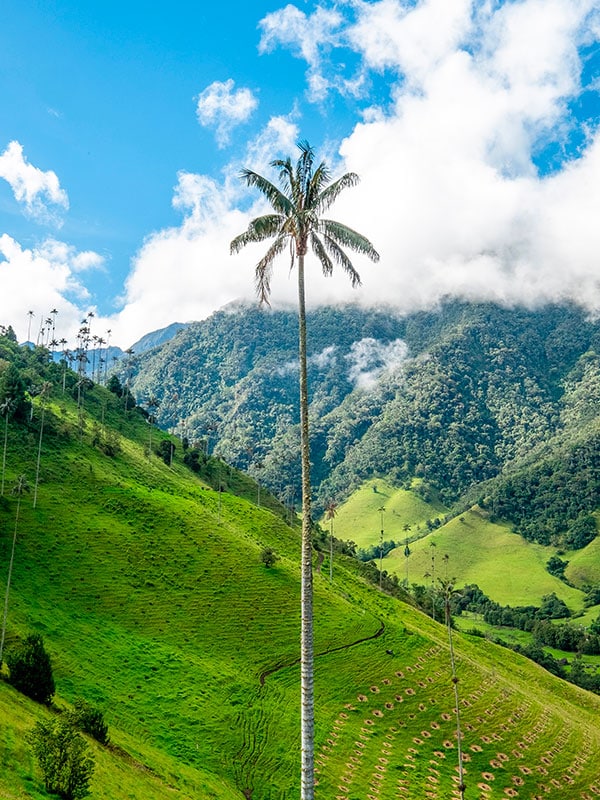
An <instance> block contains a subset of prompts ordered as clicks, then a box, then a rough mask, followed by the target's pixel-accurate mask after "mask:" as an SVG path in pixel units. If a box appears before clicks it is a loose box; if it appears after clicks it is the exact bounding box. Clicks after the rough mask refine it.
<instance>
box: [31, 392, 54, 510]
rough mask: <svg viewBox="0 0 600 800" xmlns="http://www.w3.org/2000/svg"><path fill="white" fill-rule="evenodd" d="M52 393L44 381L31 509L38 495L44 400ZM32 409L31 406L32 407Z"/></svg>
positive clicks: (35, 503) (44, 409)
mask: <svg viewBox="0 0 600 800" xmlns="http://www.w3.org/2000/svg"><path fill="white" fill-rule="evenodd" d="M51 391H52V384H51V383H50V382H49V381H44V383H43V385H42V388H41V390H40V400H41V405H42V420H41V422H40V438H39V442H38V454H37V463H36V467H35V487H34V490H33V507H34V508H35V507H36V506H37V493H38V486H39V483H40V462H41V460H42V438H43V436H44V419H45V416H46V398H47V397H48V396H49V394H50V392H51ZM32 408H33V405H32Z"/></svg>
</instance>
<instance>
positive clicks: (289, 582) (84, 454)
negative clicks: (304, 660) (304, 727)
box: [0, 348, 600, 800]
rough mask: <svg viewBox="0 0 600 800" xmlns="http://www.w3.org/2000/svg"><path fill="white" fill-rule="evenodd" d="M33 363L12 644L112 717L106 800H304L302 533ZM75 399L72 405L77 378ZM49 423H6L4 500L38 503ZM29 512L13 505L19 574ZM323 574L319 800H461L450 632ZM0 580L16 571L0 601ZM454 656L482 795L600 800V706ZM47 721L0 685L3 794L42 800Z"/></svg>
mask: <svg viewBox="0 0 600 800" xmlns="http://www.w3.org/2000/svg"><path fill="white" fill-rule="evenodd" d="M9 349H10V348H9ZM23 358H24V359H25V356H23ZM20 363H21V368H22V371H23V374H26V373H29V374H30V375H32V376H33V375H35V377H36V380H38V379H39V378H44V377H45V378H46V379H48V380H50V381H51V382H52V383H53V387H54V388H53V394H52V396H51V399H50V401H49V405H48V408H47V409H46V412H45V427H44V435H43V437H42V449H41V459H40V478H41V482H40V485H39V491H38V495H37V504H36V507H35V508H34V507H33V503H32V497H31V495H28V496H27V497H24V498H23V501H22V507H21V516H20V519H19V525H18V538H17V553H16V558H15V569H14V573H13V581H12V585H11V595H10V598H11V599H10V606H9V629H8V634H9V636H8V644H9V645H12V644H13V643H14V642H15V641H16V640H17V639H18V638H19V637H21V636H23V635H24V634H25V633H26V632H28V631H31V630H33V631H37V632H40V633H42V634H43V636H44V639H45V642H46V645H47V647H48V649H49V651H50V652H51V655H52V657H53V661H54V665H55V674H56V679H57V687H58V697H57V703H58V704H59V705H60V706H64V705H65V704H66V703H70V702H72V701H73V700H75V699H76V698H77V697H83V698H86V699H88V700H90V701H92V702H93V703H95V704H97V705H100V706H101V707H102V708H103V709H104V710H105V714H106V717H107V720H108V722H109V725H110V728H111V737H112V740H113V743H114V745H115V747H114V748H113V749H112V750H108V751H105V750H97V751H96V752H97V762H98V769H97V775H96V777H95V778H94V783H93V786H92V789H93V793H94V797H98V798H107V799H108V798H112V800H121V799H123V800H125V798H134V800H138V798H139V800H142V798H144V799H146V798H150V799H151V800H152V798H154V797H159V796H163V797H169V796H171V795H174V794H175V793H177V796H179V797H181V798H192V797H193V798H198V797H200V798H205V797H206V798H208V797H213V798H218V799H219V800H221V798H223V800H225V798H242V797H244V796H245V797H247V798H251V797H252V798H261V799H263V798H264V800H275V798H278V799H282V798H283V800H291V798H296V797H298V794H299V792H298V773H299V769H298V763H299V742H298V702H299V692H298V688H297V687H298V682H299V674H298V673H299V670H298V665H297V657H298V617H299V614H298V611H299V578H298V576H299V569H298V558H299V541H298V534H297V531H296V530H295V529H292V528H289V527H288V526H287V525H286V524H285V522H284V521H283V519H282V517H281V516H278V515H276V514H273V513H271V512H270V511H268V510H266V509H264V508H259V507H257V506H255V505H253V504H251V503H249V502H248V501H247V500H244V499H243V498H240V497H236V496H235V495H233V494H231V493H229V492H216V491H214V490H212V489H210V488H209V487H208V485H207V484H206V483H203V482H202V481H201V480H199V479H198V478H197V477H195V476H194V475H193V474H192V473H190V472H189V471H188V470H187V469H186V468H185V467H184V465H183V464H182V462H181V460H180V459H181V448H180V446H179V443H177V446H178V449H177V450H176V454H175V460H174V462H173V464H172V466H171V467H169V466H167V465H166V464H165V463H163V461H161V460H160V459H158V458H157V457H156V456H155V455H153V454H151V455H149V454H148V444H149V432H150V430H151V427H150V426H149V425H148V423H147V422H146V421H145V419H144V417H143V415H142V414H140V413H139V411H135V410H130V411H128V412H124V411H123V409H122V406H121V403H120V401H119V399H118V398H117V397H116V396H114V395H111V394H110V393H108V392H106V391H105V390H104V389H102V388H101V387H87V388H86V392H85V396H84V405H83V410H82V409H79V410H78V409H77V407H76V403H75V401H74V400H73V399H72V397H71V396H70V394H69V393H68V392H67V393H66V394H65V395H64V396H63V395H62V392H61V381H62V374H61V371H60V369H59V368H57V367H55V366H51V365H47V364H45V363H44V358H43V353H34V354H32V355H31V357H27V359H25V360H24V361H22V362H20ZM4 369H6V367H4ZM67 385H68V387H69V388H70V389H71V390H74V389H76V388H77V387H76V381H75V379H74V377H73V379H71V378H69V380H68V381H67ZM75 394H77V392H75ZM40 403H41V399H40V398H39V397H38V398H37V399H36V400H35V406H34V414H33V419H32V420H31V421H29V419H28V415H25V418H24V419H22V420H13V419H10V420H9V425H8V438H7V442H8V451H7V485H8V486H12V485H13V483H14V481H15V479H16V478H17V476H18V475H19V474H20V473H22V472H25V473H26V474H27V476H28V477H29V479H30V481H31V482H33V478H34V476H35V472H36V462H37V452H38V442H39V441H40V437H39V434H40V423H41V408H40ZM117 431H118V433H117ZM154 434H155V436H156V435H160V436H161V437H164V436H165V435H164V434H157V432H156V431H155V432H154ZM107 442H110V443H111V444H112V447H111V448H109V451H110V452H111V453H112V455H108V454H107V452H106V447H105V445H106V443H107ZM155 444H156V441H155ZM15 504H16V499H15V498H14V497H8V496H7V497H5V498H4V500H3V501H2V502H1V503H0V563H1V564H4V565H6V563H7V560H8V551H9V545H10V540H11V538H12V530H13V525H14V521H15V510H16V506H15ZM264 546H271V547H273V548H274V549H275V550H276V551H277V553H278V554H279V556H280V560H279V561H278V562H277V563H276V565H275V566H274V567H273V568H270V569H267V568H266V567H265V566H264V565H263V564H262V563H261V559H260V553H261V549H262V548H263V547H264ZM321 560H322V559H321V558H320V557H318V556H317V554H315V567H316V568H317V570H318V568H319V567H320V571H317V573H316V575H315V590H316V598H315V599H316V603H315V621H316V652H317V659H316V661H317V664H316V667H317V669H316V687H315V689H316V702H317V709H318V715H317V730H316V739H317V745H318V751H319V756H318V762H319V787H318V792H319V796H320V797H322V798H323V800H333V798H338V797H340V798H342V797H343V798H348V800H350V798H351V797H371V796H372V797H377V798H379V800H388V798H389V800H391V798H394V797H397V796H398V795H399V794H400V795H401V796H404V797H408V798H415V799H416V798H422V797H423V796H425V795H426V793H428V792H429V793H430V794H432V795H435V796H438V797H448V796H455V795H456V791H457V790H456V788H453V787H455V784H456V764H457V760H456V750H457V748H456V742H457V740H456V736H455V731H456V726H455V714H454V712H453V708H454V700H453V690H452V682H451V680H450V669H449V658H448V644H447V638H446V631H445V629H444V627H443V626H441V625H439V624H438V623H435V622H433V621H431V620H429V619H427V618H426V617H425V616H423V615H422V614H420V613H419V612H417V611H415V610H414V609H413V608H411V607H410V606H407V605H404V604H403V603H401V602H400V601H399V600H397V599H394V598H391V597H388V596H386V595H385V594H383V593H380V592H378V591H376V590H375V589H374V588H373V587H372V586H370V585H368V584H367V583H365V581H364V580H363V578H361V577H360V573H359V570H358V564H357V563H356V562H354V561H352V560H348V559H344V558H343V557H342V556H341V555H339V554H336V556H335V562H334V579H333V582H332V583H330V581H329V569H328V560H327V555H326V554H325V556H324V560H323V561H322V563H321ZM4 581H5V572H4V570H2V572H0V592H1V593H3V590H4V588H5V583H4ZM456 647H457V668H458V672H459V675H460V696H461V703H460V709H461V718H462V721H463V733H464V738H463V748H464V751H465V753H466V755H467V757H468V760H466V763H465V766H466V768H467V776H466V777H467V783H468V784H469V786H471V787H472V791H473V793H475V792H477V791H478V792H479V793H480V796H486V797H489V798H493V799H494V800H496V798H500V797H503V798H504V797H506V796H511V795H510V793H509V792H507V790H508V789H510V790H511V791H513V792H517V793H518V794H519V795H520V796H534V795H536V794H543V795H544V796H546V797H548V798H550V800H554V799H555V800H559V798H560V800H562V798H564V797H565V796H572V797H585V796H586V795H589V796H592V794H593V793H595V791H596V789H597V788H598V787H597V769H596V764H595V760H594V753H595V752H596V751H597V748H598V746H599V745H600V699H599V698H597V697H595V696H593V695H589V694H587V693H585V692H581V691H579V690H577V689H575V688H574V687H572V686H569V685H567V684H564V683H562V682H560V681H558V680H556V679H554V678H552V677H551V676H549V675H547V674H546V673H544V672H543V671H541V670H540V669H539V668H537V667H536V666H535V665H533V664H531V663H530V662H528V661H526V660H525V659H521V658H519V657H518V656H516V655H513V654H510V653H506V652H505V651H503V650H498V649H497V648H495V647H494V646H493V645H490V644H488V643H486V642H484V641H482V640H480V639H476V640H472V639H470V638H469V637H468V636H465V635H458V634H457V635H456ZM46 713H48V712H46V711H45V710H44V709H41V708H39V707H37V706H34V704H31V703H28V702H26V701H24V700H23V699H22V698H21V697H19V696H18V695H16V694H15V692H14V691H13V690H12V689H11V688H10V687H8V686H7V685H6V684H4V683H2V682H0V721H1V727H0V763H2V765H3V769H2V770H1V771H0V794H1V795H4V796H6V797H24V796H25V797H26V796H30V797H36V798H42V797H46V793H45V792H44V790H43V786H42V781H41V776H40V774H39V772H38V771H37V768H36V766H35V765H34V763H33V762H32V759H31V755H30V754H29V751H28V750H27V747H26V743H25V742H24V740H23V732H24V731H26V730H28V729H29V727H30V726H31V724H33V720H34V718H35V717H36V716H38V715H41V714H46ZM138 775H139V780H136V776H138ZM476 787H478V788H476ZM487 787H489V788H487ZM161 792H162V794H161ZM567 792H568V794H567ZM512 796H514V795H512Z"/></svg>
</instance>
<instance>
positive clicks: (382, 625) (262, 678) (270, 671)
mask: <svg viewBox="0 0 600 800" xmlns="http://www.w3.org/2000/svg"><path fill="white" fill-rule="evenodd" d="M379 624H380V627H379V629H378V630H377V631H376V632H375V633H374V634H372V635H371V636H363V638H362V639H356V641H354V642H348V644H341V645H340V646H339V647H330V648H329V649H328V650H322V651H321V652H320V653H315V658H322V657H323V656H328V655H330V654H331V653H337V652H339V651H340V650H349V649H350V648H351V647H356V645H357V644H362V643H363V642H370V641H372V640H373V639H378V638H379V637H380V636H381V635H382V634H383V632H384V631H385V623H384V622H383V620H379ZM299 663H300V658H299V657H298V658H295V659H294V660H293V661H288V662H285V663H283V664H277V665H276V666H274V667H271V668H270V669H266V670H265V671H264V672H261V673H260V679H259V680H260V685H261V686H264V685H265V680H266V679H267V678H268V677H269V675H273V674H274V673H275V672H279V670H281V669H288V668H289V667H294V666H295V665H296V664H299Z"/></svg>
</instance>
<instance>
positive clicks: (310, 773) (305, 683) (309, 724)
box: [298, 255, 315, 800]
mask: <svg viewBox="0 0 600 800" xmlns="http://www.w3.org/2000/svg"><path fill="white" fill-rule="evenodd" d="M298 329H299V337H298V338H299V356H300V359H299V360H300V450H301V457H302V566H301V611H302V613H301V617H302V621H301V639H300V675H301V678H300V680H301V687H300V693H301V724H300V735H301V747H302V768H301V784H300V797H301V800H313V798H314V784H315V777H314V760H315V752H314V718H315V701H314V677H313V574H312V531H311V490H310V447H309V438H308V379H307V369H306V307H305V297H304V255H299V256H298Z"/></svg>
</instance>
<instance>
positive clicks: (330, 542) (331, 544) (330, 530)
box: [329, 520, 333, 583]
mask: <svg viewBox="0 0 600 800" xmlns="http://www.w3.org/2000/svg"><path fill="white" fill-rule="evenodd" d="M332 582H333V520H331V524H330V527H329V583H332Z"/></svg>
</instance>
